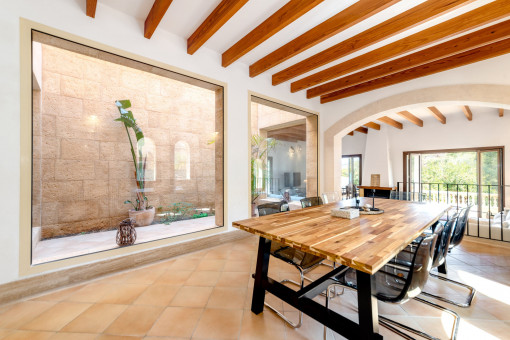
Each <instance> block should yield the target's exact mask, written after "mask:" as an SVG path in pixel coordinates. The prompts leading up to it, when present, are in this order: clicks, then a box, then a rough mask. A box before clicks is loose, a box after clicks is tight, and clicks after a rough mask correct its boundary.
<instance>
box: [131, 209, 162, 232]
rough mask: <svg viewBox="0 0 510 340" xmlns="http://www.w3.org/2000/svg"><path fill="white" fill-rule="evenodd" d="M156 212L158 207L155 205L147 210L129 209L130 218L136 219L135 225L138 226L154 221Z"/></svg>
mask: <svg viewBox="0 0 510 340" xmlns="http://www.w3.org/2000/svg"><path fill="white" fill-rule="evenodd" d="M155 214H156V209H154V207H152V208H149V209H145V210H134V209H131V210H129V218H132V219H133V220H135V225H136V226H137V227H145V226H148V225H150V224H151V223H152V221H154V215H155Z"/></svg>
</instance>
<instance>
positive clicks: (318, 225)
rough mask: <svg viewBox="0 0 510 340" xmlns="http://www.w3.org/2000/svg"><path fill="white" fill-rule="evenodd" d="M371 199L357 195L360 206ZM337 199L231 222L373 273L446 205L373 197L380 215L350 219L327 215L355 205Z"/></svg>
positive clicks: (250, 230)
mask: <svg viewBox="0 0 510 340" xmlns="http://www.w3.org/2000/svg"><path fill="white" fill-rule="evenodd" d="M366 203H369V204H372V199H371V198H361V203H360V204H361V205H363V204H366ZM354 204H355V202H354V200H346V201H340V202H336V203H331V204H325V205H320V206H315V207H310V208H305V209H299V210H293V211H289V212H283V213H279V214H274V215H267V216H261V217H254V218H250V219H246V220H242V221H236V222H233V223H232V225H233V226H234V227H236V228H239V229H241V230H245V231H247V232H249V233H252V234H255V235H258V236H262V237H264V238H267V239H270V240H271V241H277V242H280V243H283V244H285V245H288V246H291V247H294V248H296V249H300V250H303V251H305V252H307V253H310V254H314V255H317V256H321V257H324V258H327V259H329V260H331V261H334V262H337V263H340V264H343V265H346V266H349V267H351V268H354V269H357V270H360V271H363V272H365V273H369V274H374V273H375V272H377V271H378V270H379V269H380V268H381V267H382V266H383V265H384V264H385V263H387V262H388V261H389V260H390V259H391V258H392V257H394V256H395V255H396V254H398V252H400V251H401V250H402V249H404V248H405V247H406V246H407V245H408V244H410V243H411V242H412V241H413V240H414V239H415V238H417V237H418V236H419V235H420V234H421V233H422V232H423V231H424V230H425V229H427V228H428V227H429V226H431V225H432V224H434V223H435V222H436V221H437V220H438V219H439V218H440V217H441V216H443V215H444V214H445V213H446V212H447V211H448V209H449V208H450V205H446V204H435V203H429V204H419V203H415V202H408V201H397V200H388V199H376V200H375V206H376V207H377V208H380V209H383V210H384V211H385V212H384V213H383V214H380V215H360V217H359V218H354V219H352V220H349V219H343V218H339V217H333V216H331V213H330V212H331V209H332V208H335V207H345V206H353V205H354Z"/></svg>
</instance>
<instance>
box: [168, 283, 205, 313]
mask: <svg viewBox="0 0 510 340" xmlns="http://www.w3.org/2000/svg"><path fill="white" fill-rule="evenodd" d="M212 290H213V289H212V287H195V286H183V287H181V288H180V289H179V291H178V292H177V294H176V295H175V297H174V298H173V300H172V302H170V306H173V307H202V308H203V307H205V305H206V304H207V301H209V296H210V295H211V293H212Z"/></svg>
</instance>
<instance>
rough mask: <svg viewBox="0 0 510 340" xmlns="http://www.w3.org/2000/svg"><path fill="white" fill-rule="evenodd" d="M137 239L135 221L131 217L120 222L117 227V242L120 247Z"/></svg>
mask: <svg viewBox="0 0 510 340" xmlns="http://www.w3.org/2000/svg"><path fill="white" fill-rule="evenodd" d="M135 241H136V229H135V222H134V220H133V219H131V218H126V219H125V220H123V221H122V222H120V224H119V228H118V229H117V244H118V245H119V246H120V247H123V246H129V245H131V244H133V243H135Z"/></svg>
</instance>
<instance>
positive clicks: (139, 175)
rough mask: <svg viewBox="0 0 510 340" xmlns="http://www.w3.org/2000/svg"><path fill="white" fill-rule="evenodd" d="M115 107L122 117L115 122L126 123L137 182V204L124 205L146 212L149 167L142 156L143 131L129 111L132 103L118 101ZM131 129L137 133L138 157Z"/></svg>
mask: <svg viewBox="0 0 510 340" xmlns="http://www.w3.org/2000/svg"><path fill="white" fill-rule="evenodd" d="M115 105H116V106H117V108H118V109H119V113H120V117H119V118H117V119H115V121H118V122H122V123H124V127H125V128H126V133H127V136H128V139H129V144H130V146H131V156H132V158H133V164H134V166H135V181H136V188H137V190H136V202H131V201H129V200H128V201H125V202H124V203H131V204H132V205H133V207H134V209H135V210H145V209H147V208H149V206H148V199H147V197H146V196H145V194H144V192H145V169H146V166H147V156H145V158H144V157H143V154H142V149H143V145H144V135H143V132H142V129H140V127H139V126H138V125H137V124H136V119H135V117H134V116H133V112H131V111H128V110H127V109H128V108H130V107H131V101H129V100H117V101H115ZM129 129H132V130H133V132H134V133H135V137H136V144H137V151H138V157H137V154H136V152H135V148H134V146H133V141H132V139H131V135H130V133H129Z"/></svg>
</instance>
